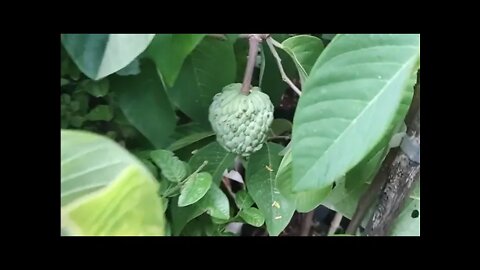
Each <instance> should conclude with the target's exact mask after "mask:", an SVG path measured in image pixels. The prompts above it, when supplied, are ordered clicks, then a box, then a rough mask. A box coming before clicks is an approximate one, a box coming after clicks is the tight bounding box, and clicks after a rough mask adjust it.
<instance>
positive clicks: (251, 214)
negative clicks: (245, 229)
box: [240, 207, 265, 227]
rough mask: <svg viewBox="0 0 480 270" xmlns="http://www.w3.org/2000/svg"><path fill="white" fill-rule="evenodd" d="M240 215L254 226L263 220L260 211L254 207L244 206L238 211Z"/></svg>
mask: <svg viewBox="0 0 480 270" xmlns="http://www.w3.org/2000/svg"><path fill="white" fill-rule="evenodd" d="M240 217H242V218H243V220H245V222H247V223H248V224H250V225H252V226H254V227H260V226H262V225H263V223H264V222H265V217H264V216H263V215H262V212H260V210H258V209H257V208H255V207H250V208H245V209H242V210H241V211H240Z"/></svg>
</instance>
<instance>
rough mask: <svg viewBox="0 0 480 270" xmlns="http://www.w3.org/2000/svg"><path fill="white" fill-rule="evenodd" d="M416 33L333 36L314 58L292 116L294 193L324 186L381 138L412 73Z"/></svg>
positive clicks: (416, 54) (417, 45) (416, 59)
mask: <svg viewBox="0 0 480 270" xmlns="http://www.w3.org/2000/svg"><path fill="white" fill-rule="evenodd" d="M419 56H420V39H419V35H404V34H395V35H384V34H372V35H360V34H355V35H348V34H346V35H337V36H336V37H335V38H334V40H333V41H332V42H331V43H330V44H329V45H328V47H327V48H326V49H325V51H324V52H323V53H322V54H321V56H320V57H319V58H318V59H317V61H316V63H315V65H314V67H313V68H312V70H311V73H310V76H309V78H308V80H307V82H306V83H305V86H304V88H303V92H302V96H301V97H300V100H299V103H298V107H297V110H296V112H295V118H294V121H293V123H294V125H293V136H292V154H293V180H294V190H295V191H305V190H308V189H320V188H326V187H327V186H329V185H331V184H332V183H333V182H334V181H335V179H338V178H339V177H341V176H342V175H344V174H345V173H347V172H348V171H349V170H350V169H351V168H352V167H353V166H355V165H356V164H357V163H358V162H360V161H361V160H362V159H363V158H364V157H365V156H366V155H367V154H368V153H369V152H370V150H372V149H373V147H374V146H375V145H376V144H377V143H378V142H379V141H380V140H381V138H382V136H383V134H384V133H385V132H386V131H387V129H388V127H389V125H390V123H391V122H392V120H393V119H394V116H395V112H396V111H397V108H398V107H399V106H400V104H401V100H402V94H403V90H404V89H405V87H406V85H407V84H408V81H409V78H410V76H411V74H412V73H413V72H414V71H416V69H415V67H416V66H418V63H419Z"/></svg>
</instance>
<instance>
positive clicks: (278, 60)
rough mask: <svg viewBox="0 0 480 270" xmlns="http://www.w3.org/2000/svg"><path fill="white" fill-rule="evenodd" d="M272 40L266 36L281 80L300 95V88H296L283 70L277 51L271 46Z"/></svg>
mask: <svg viewBox="0 0 480 270" xmlns="http://www.w3.org/2000/svg"><path fill="white" fill-rule="evenodd" d="M272 40H273V39H272V37H268V38H267V44H268V47H269V48H270V51H271V52H272V54H273V56H274V57H275V59H277V64H278V68H279V69H280V74H281V75H282V80H283V81H284V82H286V83H287V84H288V85H289V86H290V87H291V88H292V89H293V91H295V93H297V94H298V95H299V96H300V95H302V92H301V91H300V89H298V88H297V86H295V84H294V83H293V82H292V81H291V80H290V79H289V78H288V76H287V74H286V73H285V70H283V66H282V59H281V58H280V56H279V55H278V53H277V50H276V49H275V47H274V46H273V41H272Z"/></svg>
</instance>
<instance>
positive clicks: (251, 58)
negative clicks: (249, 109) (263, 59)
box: [241, 35, 262, 95]
mask: <svg viewBox="0 0 480 270" xmlns="http://www.w3.org/2000/svg"><path fill="white" fill-rule="evenodd" d="M261 41H262V38H261V37H260V36H257V35H250V38H249V39H248V42H249V45H250V48H249V50H248V62H247V67H246V68H245V74H244V76H243V83H242V89H241V91H242V93H243V94H244V95H248V94H250V88H251V85H250V83H251V82H252V76H253V69H254V68H255V62H256V60H257V54H258V44H259V43H260V42H261Z"/></svg>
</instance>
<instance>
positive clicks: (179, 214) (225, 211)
mask: <svg viewBox="0 0 480 270" xmlns="http://www.w3.org/2000/svg"><path fill="white" fill-rule="evenodd" d="M170 211H171V214H172V224H173V225H172V231H173V234H174V235H179V234H180V233H181V232H182V230H183V228H184V227H185V225H186V224H187V223H188V222H190V221H191V220H192V219H194V218H196V217H198V216H200V215H201V214H203V213H205V212H207V214H209V215H210V216H212V217H215V218H218V219H223V220H228V219H229V218H230V204H229V202H228V198H227V196H226V195H225V194H224V193H223V192H222V190H221V189H220V188H219V187H218V186H217V185H215V184H213V185H212V186H211V187H210V189H209V190H208V192H207V194H205V196H203V198H201V199H200V200H199V201H198V202H196V203H194V204H191V205H188V206H186V207H179V206H178V198H177V197H175V198H173V199H172V200H171V204H170Z"/></svg>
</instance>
